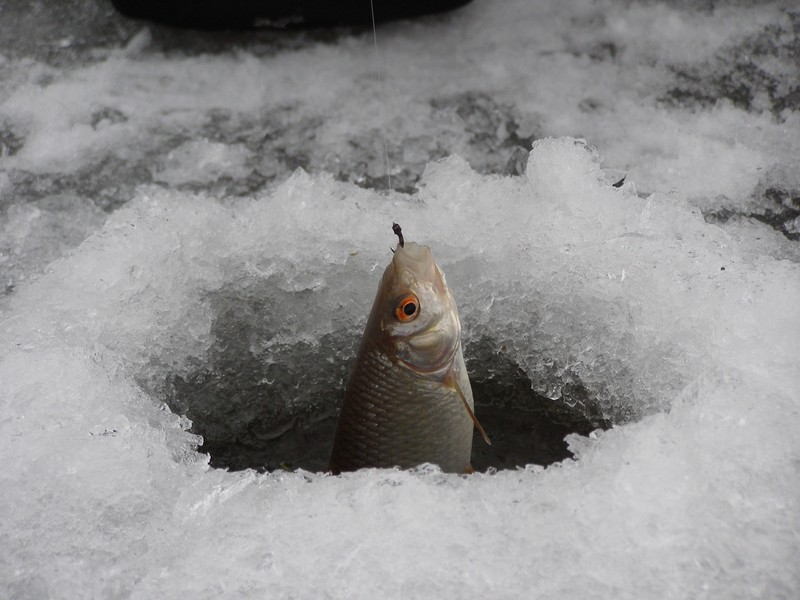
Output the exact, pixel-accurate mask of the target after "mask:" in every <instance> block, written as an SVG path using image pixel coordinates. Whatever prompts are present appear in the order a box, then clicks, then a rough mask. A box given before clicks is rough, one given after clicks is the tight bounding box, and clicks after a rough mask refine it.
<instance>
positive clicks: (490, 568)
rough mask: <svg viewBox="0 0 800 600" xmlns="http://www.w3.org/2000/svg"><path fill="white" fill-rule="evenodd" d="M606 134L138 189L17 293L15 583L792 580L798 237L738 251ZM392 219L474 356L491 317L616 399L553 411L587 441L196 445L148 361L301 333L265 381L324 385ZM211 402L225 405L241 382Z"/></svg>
mask: <svg viewBox="0 0 800 600" xmlns="http://www.w3.org/2000/svg"><path fill="white" fill-rule="evenodd" d="M599 161H600V157H599V154H598V152H597V151H596V150H594V149H593V148H591V147H589V146H587V144H586V143H585V142H583V141H579V140H574V139H569V138H564V139H545V140H540V141H538V142H537V143H536V144H535V145H534V149H533V151H532V153H531V156H530V162H529V164H528V167H527V175H526V177H499V176H492V177H487V176H483V175H480V174H478V173H476V172H475V171H473V170H472V169H471V168H470V167H469V166H468V165H467V164H466V163H465V162H464V161H463V160H462V159H457V158H451V159H448V160H445V161H443V162H440V163H435V164H432V165H431V166H430V167H429V168H428V170H427V171H426V174H425V176H424V178H423V181H422V185H421V192H420V194H419V196H418V197H415V198H406V197H404V196H402V195H399V194H391V195H381V194H377V193H375V192H373V191H369V190H364V189H361V188H358V187H355V186H353V185H352V184H348V183H339V182H335V181H334V180H332V179H331V178H330V177H325V176H319V177H311V176H309V175H307V174H305V173H304V172H302V171H298V172H297V173H295V174H294V175H293V176H292V177H291V178H290V179H288V180H287V181H286V182H284V183H283V184H281V185H280V186H278V187H277V188H276V190H275V191H274V193H271V194H264V195H261V196H259V197H258V198H254V199H243V200H238V201H234V202H232V203H228V204H221V203H219V202H218V201H216V200H214V199H211V198H208V197H204V196H192V195H189V194H186V193H179V192H171V191H167V190H164V189H161V188H156V187H152V188H148V189H145V190H143V191H142V192H141V193H140V194H139V195H138V196H137V197H136V198H135V199H134V200H132V201H131V202H130V203H129V204H128V205H127V206H125V207H124V208H122V209H119V210H118V211H116V212H115V213H113V214H112V215H111V217H110V218H109V219H108V222H107V223H106V224H105V226H104V227H103V229H102V230H101V231H99V232H98V233H97V234H95V235H92V236H90V237H89V238H88V239H87V240H86V241H85V242H84V243H83V244H82V245H81V246H80V247H79V248H78V249H77V250H76V251H75V252H74V253H72V254H71V255H70V256H69V257H67V258H65V259H63V260H62V261H61V262H60V263H58V264H57V265H53V266H51V269H50V272H49V273H48V274H46V275H44V276H42V277H41V278H39V279H38V280H37V281H35V282H34V283H32V284H30V285H28V286H25V287H22V288H20V289H19V290H18V291H17V292H15V294H14V295H12V296H11V297H10V298H9V299H8V303H7V307H6V311H5V314H6V317H5V319H4V321H3V332H2V342H3V346H2V347H3V362H2V367H1V369H2V370H0V373H1V374H2V375H0V377H2V382H3V385H2V389H3V414H4V415H6V416H7V417H6V419H5V420H4V422H3V435H2V439H3V440H4V442H3V446H4V448H3V455H4V456H5V457H7V460H8V462H7V465H6V468H5V469H4V472H3V479H4V482H3V488H4V489H5V490H7V491H6V492H5V493H4V495H3V504H4V506H3V513H4V514H5V515H7V518H6V519H4V526H3V527H4V538H5V547H6V550H5V554H6V557H7V558H6V561H7V562H6V565H7V566H6V567H4V569H5V573H4V576H3V581H4V582H6V583H5V585H6V591H7V593H8V594H11V595H15V594H16V595H19V596H23V597H24V596H31V595H37V594H51V595H54V596H71V595H74V594H76V593H87V592H91V593H94V594H96V595H101V596H114V595H121V596H125V595H132V596H134V597H151V596H153V595H161V596H166V597H177V596H179V595H182V594H187V593H189V594H192V593H194V594H198V595H201V596H202V595H242V596H248V597H250V596H257V595H266V594H274V595H276V596H287V595H299V596H308V595H314V594H318V593H320V592H323V593H324V594H326V595H328V596H330V597H342V598H344V597H353V596H360V597H371V596H375V595H389V596H396V595H400V594H401V593H402V595H404V596H405V595H408V594H409V593H411V594H412V595H422V596H429V597H433V596H439V595H448V594H450V593H452V592H454V591H458V592H459V593H460V594H464V595H471V594H474V593H479V592H480V591H481V590H484V591H486V590H492V591H493V592H495V593H497V594H498V595H499V596H501V597H503V596H512V595H516V594H518V593H520V592H521V591H522V590H525V591H526V593H527V592H530V593H537V594H545V593H550V594H556V595H559V596H563V595H583V596H588V597H592V596H597V597H609V596H613V595H618V594H622V595H626V594H630V595H631V596H654V595H666V596H671V597H682V596H690V595H694V594H703V593H705V594H707V595H709V596H731V595H733V596H736V595H742V596H749V595H757V594H760V593H768V594H770V595H777V596H780V595H789V593H790V591H791V590H792V589H794V586H796V585H797V579H796V578H797V573H796V571H795V570H794V569H793V566H792V565H793V564H794V558H793V557H794V556H796V551H797V550H798V530H797V524H798V523H797V509H798V507H797V500H796V498H797V497H798V496H797V492H798V489H797V487H798V482H797V480H796V466H797V465H796V460H797V456H798V450H799V448H798V443H797V436H796V435H794V429H795V428H796V426H797V424H798V423H797V422H798V415H797V397H796V390H797V384H798V372H797V369H796V363H795V359H796V358H795V357H796V356H797V352H798V350H799V348H798V340H800V336H798V331H797V328H798V325H797V324H798V323H800V315H798V311H799V310H800V302H798V299H800V277H798V270H797V264H796V263H791V262H788V261H781V260H775V259H772V258H767V257H765V256H759V257H757V258H748V256H747V255H743V254H741V253H740V252H739V251H738V247H737V244H736V242H735V240H734V239H733V238H732V237H730V236H728V235H727V234H725V233H724V232H723V231H722V230H720V229H719V228H717V227H716V226H714V225H709V224H707V223H705V222H704V220H703V219H702V218H701V216H700V215H699V214H698V212H697V210H696V209H693V208H691V207H690V206H689V205H688V204H687V203H686V201H685V200H684V199H682V198H680V197H677V196H669V195H653V196H650V197H647V198H639V197H638V196H637V195H636V194H635V192H634V191H633V185H632V184H631V183H628V184H625V185H623V186H622V187H621V188H619V189H618V188H614V187H612V186H611V185H609V183H608V182H607V181H606V177H605V175H604V173H603V172H602V171H601V170H600V164H599ZM365 207H368V208H365ZM320 215H325V218H324V219H322V218H319V217H320ZM481 215H483V217H482V218H480V216H481ZM393 218H394V219H395V220H398V221H400V222H402V223H403V226H404V229H405V231H406V232H407V235H408V237H409V238H410V237H414V238H415V239H417V240H419V241H421V242H425V243H429V244H431V245H432V246H433V247H434V248H435V251H436V254H437V256H438V257H439V259H440V262H441V264H442V266H443V268H444V270H445V272H446V273H447V275H448V282H449V284H450V285H451V287H452V288H453V289H454V291H455V292H456V293H457V294H458V300H459V303H460V306H461V311H462V318H463V320H464V322H465V338H466V344H467V354H468V355H470V354H471V350H470V348H471V345H473V344H476V343H477V341H478V339H484V341H483V342H482V343H483V344H486V343H487V342H486V341H485V338H486V336H488V339H490V340H491V343H493V344H494V345H495V346H494V348H495V351H498V352H499V351H500V350H499V348H500V346H501V345H502V346H503V347H504V350H503V352H506V353H507V354H508V355H509V356H510V358H511V359H512V360H514V361H516V362H517V363H518V364H519V365H521V366H522V367H523V368H524V369H525V371H526V372H527V373H528V375H529V376H530V377H531V380H532V381H533V382H534V385H535V386H547V385H554V384H556V386H557V387H558V388H559V394H556V396H559V395H563V394H564V393H565V391H564V390H565V389H568V388H569V386H570V385H575V384H578V383H579V384H580V385H581V386H583V388H585V390H587V391H588V392H587V393H588V395H589V397H590V398H591V399H592V400H591V402H594V403H596V405H597V406H599V409H600V410H602V411H603V412H604V413H605V414H607V415H608V416H609V417H610V418H612V420H614V421H615V422H617V423H619V424H620V425H619V426H618V427H615V428H614V429H612V430H611V431H608V432H606V433H603V434H599V435H598V434H595V435H594V436H592V437H591V438H582V437H579V436H574V437H572V438H570V443H571V445H572V449H573V451H574V452H575V453H576V457H577V462H569V461H568V462H566V463H563V464H560V465H557V466H554V467H551V468H548V469H547V470H542V469H541V468H529V469H527V470H522V471H514V470H512V471H501V472H498V473H496V474H494V475H477V476H474V477H469V478H461V477H457V476H448V475H442V474H438V473H437V472H436V471H435V470H433V471H430V470H422V471H420V472H417V473H414V472H412V473H402V472H395V471H388V472H380V471H366V472H360V473H356V474H350V475H346V476H343V477H339V478H334V477H330V476H324V475H318V474H310V473H306V472H302V471H301V472H297V473H280V472H278V473H274V474H262V475H257V474H254V473H253V472H252V471H244V472H225V471H220V470H214V469H210V470H209V468H208V466H207V464H206V462H207V459H206V458H205V457H204V456H203V455H200V454H197V453H196V452H194V448H195V447H196V444H197V443H198V440H197V439H196V437H195V436H193V435H191V434H190V433H188V432H187V431H186V427H187V425H188V424H187V423H186V422H184V421H182V420H181V419H179V418H178V416H176V415H175V414H173V413H172V412H171V411H169V410H166V409H165V408H162V409H159V406H162V404H161V403H162V402H163V398H164V396H163V394H164V386H165V384H166V381H168V380H169V378H170V377H174V376H175V375H176V374H177V375H181V374H183V375H185V374H187V373H188V372H190V371H191V370H192V369H193V368H196V365H197V364H208V363H209V361H211V359H212V356H213V354H214V353H215V352H220V351H221V348H219V344H220V343H221V341H226V342H227V341H230V340H236V341H237V342H238V343H240V344H241V345H242V350H241V354H240V358H241V359H242V362H243V364H244V365H245V367H246V366H247V365H248V361H251V360H253V358H252V357H248V355H247V353H248V352H249V353H252V355H253V356H256V357H257V358H258V360H259V361H264V362H267V363H269V362H280V361H281V355H282V354H283V353H285V352H287V349H290V348H298V347H299V348H303V347H304V344H307V345H308V346H310V347H311V348H314V347H315V346H316V347H317V348H316V349H315V350H312V351H310V352H309V353H308V355H307V357H303V356H302V354H300V353H297V352H295V353H293V354H292V360H293V361H297V362H299V363H300V364H299V366H297V368H298V369H300V370H301V371H302V372H303V383H302V385H300V386H299V388H300V389H294V390H293V389H291V388H290V387H289V388H288V389H287V386H286V383H287V381H286V378H287V375H286V374H284V380H283V381H281V380H280V379H278V380H277V381H274V382H273V383H272V386H274V388H273V389H274V391H273V393H271V394H269V395H268V396H267V397H265V398H263V399H262V402H266V403H268V404H271V405H280V406H287V407H289V408H290V409H292V410H297V406H296V405H297V404H298V403H300V404H303V403H305V404H311V403H315V402H316V403H324V404H326V405H327V406H328V409H330V410H332V409H333V407H334V406H335V404H336V403H337V397H336V395H335V394H331V393H327V394H326V393H325V392H324V391H323V390H324V389H325V388H326V387H327V388H328V389H337V387H339V386H340V385H341V384H340V381H337V378H339V377H341V375H342V368H341V367H342V364H345V363H346V362H347V359H348V357H351V356H352V353H353V347H354V344H355V343H356V341H357V339H358V336H359V335H360V331H361V328H362V327H363V324H364V320H365V317H366V315H367V312H368V308H369V304H370V303H371V300H372V293H373V292H374V289H373V288H374V286H375V281H376V278H377V277H378V274H379V272H380V267H381V266H382V265H383V264H384V263H385V262H386V261H388V260H389V250H388V245H387V244H388V241H389V238H390V237H391V231H390V229H389V227H388V226H387V224H390V223H391V221H392V219H393ZM356 220H358V221H359V222H360V223H361V224H362V227H361V229H360V231H361V232H362V234H361V235H359V236H352V235H349V234H348V231H349V226H350V224H351V223H353V222H355V221H356ZM722 267H725V270H721V269H722ZM623 271H624V273H625V276H624V278H623ZM256 301H258V302H260V303H261V304H262V305H263V306H265V307H267V308H266V309H262V310H255V311H250V312H249V313H248V312H247V311H240V312H239V313H238V314H237V315H236V316H235V317H234V318H228V319H227V325H228V326H234V327H236V328H237V331H238V332H242V333H248V329H249V330H250V331H249V333H250V337H249V338H247V339H236V338H235V336H233V335H231V334H230V333H229V332H228V333H226V332H225V331H222V330H221V328H222V327H223V326H225V323H226V316H225V315H226V311H230V310H237V309H236V306H237V303H238V304H239V305H247V304H248V302H250V303H252V302H256ZM253 333H257V334H258V335H252V334H253ZM332 344H337V345H335V346H334V345H332ZM320 355H325V356H330V357H332V359H333V362H334V363H336V364H330V363H325V362H323V363H322V364H320V362H319V356H320ZM476 363H477V361H475V360H473V361H471V362H470V369H471V371H473V372H474V374H475V376H476V377H478V378H481V377H486V376H487V374H486V373H482V372H481V369H482V367H481V365H480V364H476ZM277 377H278V378H280V374H278V376H277ZM288 377H291V374H289V376H288ZM246 383H247V382H243V383H242V385H243V386H244V385H246ZM268 389H269V386H268ZM188 401H189V402H191V398H190V399H188ZM216 403H217V404H216V406H212V407H204V409H205V410H211V411H216V414H217V418H218V419H219V420H220V421H222V422H226V421H227V422H228V423H229V425H230V426H232V427H235V426H236V421H235V418H231V417H230V416H226V415H228V413H229V412H231V411H233V412H237V411H242V412H244V413H246V411H247V410H248V409H250V410H252V408H253V407H252V406H251V407H248V406H240V405H238V404H236V403H237V398H236V397H230V398H218V399H217V400H216ZM189 408H190V409H192V408H196V407H191V406H190V407H189ZM237 418H238V419H245V420H246V418H247V417H246V415H239V416H238V417H237ZM631 421H635V422H632V423H631ZM625 423H628V424H625ZM466 564H469V569H464V568H463V567H464V565H466ZM81 565H84V566H81ZM85 565H93V568H91V569H86V568H85ZM409 582H415V583H409ZM400 590H402V592H400Z"/></svg>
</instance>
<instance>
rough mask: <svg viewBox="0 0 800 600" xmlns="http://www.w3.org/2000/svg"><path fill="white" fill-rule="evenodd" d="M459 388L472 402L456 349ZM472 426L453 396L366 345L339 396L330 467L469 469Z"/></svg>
mask: <svg viewBox="0 0 800 600" xmlns="http://www.w3.org/2000/svg"><path fill="white" fill-rule="evenodd" d="M454 371H455V372H456V374H457V376H458V379H459V382H460V386H461V389H462V391H463V393H464V394H465V395H466V397H467V400H468V401H469V403H470V404H472V391H471V389H470V387H469V379H467V377H466V369H465V367H464V359H463V356H462V354H461V348H460V347H459V348H458V349H457V351H456V354H455V358H454ZM472 431H473V423H472V420H471V419H470V417H469V414H468V413H467V411H466V410H465V409H464V404H463V402H462V401H461V399H460V398H459V396H458V394H457V393H456V392H455V391H454V390H453V389H451V388H449V387H446V386H445V385H443V384H442V382H441V381H438V380H433V379H428V378H426V377H425V376H424V375H423V374H419V373H416V372H414V371H412V370H410V369H408V368H406V367H404V366H402V365H398V364H394V363H392V362H391V361H390V360H389V358H388V357H387V355H386V354H385V353H382V352H381V351H380V349H379V348H378V347H376V346H374V345H368V346H366V347H364V348H363V349H362V351H361V352H360V353H359V357H358V359H357V362H356V366H355V369H354V370H353V374H352V376H351V377H350V381H349V383H348V386H347V391H346V393H345V400H344V404H343V406H342V414H341V417H340V418H339V427H338V429H337V432H336V441H335V443H334V449H333V455H332V457H331V469H332V470H333V471H334V472H339V471H350V470H355V469H360V468H365V467H394V466H399V467H401V468H411V467H415V466H417V465H419V464H421V463H424V462H430V463H435V464H438V465H439V466H440V467H441V468H442V470H443V471H447V472H454V473H464V472H466V471H467V470H468V469H469V462H470V453H471V449H472Z"/></svg>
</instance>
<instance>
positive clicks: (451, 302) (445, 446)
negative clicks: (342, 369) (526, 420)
mask: <svg viewBox="0 0 800 600" xmlns="http://www.w3.org/2000/svg"><path fill="white" fill-rule="evenodd" d="M393 229H394V231H395V233H396V234H397V236H398V238H399V243H398V244H397V247H396V248H395V249H394V250H393V252H394V255H393V257H392V261H391V262H390V263H389V265H388V266H387V267H386V270H385V271H384V273H383V277H382V278H381V281H380V284H379V286H378V291H377V293H376V295H375V300H374V302H373V305H372V310H371V311H370V314H369V318H368V320H367V325H366V327H365V329H364V334H363V337H362V339H361V345H360V347H359V350H358V354H357V356H356V361H355V365H354V367H353V370H352V372H351V375H350V379H349V381H348V383H347V386H346V389H345V396H344V402H343V404H342V411H341V415H340V417H339V421H338V424H337V429H336V435H335V438H334V444H333V451H332V453H331V460H330V470H331V472H332V473H334V474H338V473H342V472H344V471H355V470H358V469H362V468H391V467H400V468H401V469H409V468H413V467H416V466H418V465H420V464H422V463H432V464H436V465H438V466H439V467H440V468H441V469H442V471H444V472H448V473H470V472H472V467H471V465H470V458H471V452H472V436H473V430H474V429H475V428H477V429H478V430H479V431H480V432H481V435H482V436H483V438H484V440H485V441H486V442H487V443H491V442H490V441H489V438H488V436H487V435H486V432H485V431H484V430H483V427H481V425H480V423H479V422H478V420H477V418H476V417H475V413H474V400H473V397H472V388H471V386H470V382H469V376H468V374H467V369H466V367H465V365H464V356H463V352H462V349H461V322H460V321H459V317H458V309H457V307H456V302H455V299H454V298H453V295H452V294H451V292H450V289H449V288H448V287H447V283H446V281H445V277H444V273H442V270H441V269H440V268H439V265H438V264H436V261H435V260H434V258H433V254H432V252H431V249H430V248H429V247H428V246H424V245H420V244H416V243H414V242H408V243H406V242H405V241H404V239H403V235H402V230H401V229H400V227H399V226H398V225H397V224H394V225H393Z"/></svg>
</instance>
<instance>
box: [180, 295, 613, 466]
mask: <svg viewBox="0 0 800 600" xmlns="http://www.w3.org/2000/svg"><path fill="white" fill-rule="evenodd" d="M268 295H269V296H271V298H270V300H266V299H264V298H260V299H255V298H254V297H248V298H241V297H240V298H230V297H228V298H225V299H222V300H221V303H222V305H223V308H221V309H218V311H217V316H216V319H215V322H214V325H213V326H212V336H213V338H212V339H213V340H214V341H213V343H212V346H211V348H210V350H209V353H208V355H207V358H206V359H204V360H203V361H202V364H199V363H198V364H195V365H194V366H193V367H192V368H191V369H190V370H188V371H187V372H182V373H181V374H177V373H176V374H173V375H171V376H169V377H168V379H167V382H166V383H167V385H166V401H167V404H168V405H169V406H170V408H171V409H172V410H173V411H174V412H176V413H178V414H185V415H186V416H187V417H188V418H189V419H191V420H192V423H193V425H192V429H191V431H192V432H193V433H196V434H199V435H201V436H203V439H204V443H203V445H202V446H201V447H200V448H199V450H200V451H201V452H205V453H208V454H209V455H210V457H211V465H212V466H214V467H218V468H227V469H231V470H239V469H246V468H253V469H256V470H276V469H282V468H283V469H296V468H302V469H305V470H309V471H324V470H326V469H327V466H328V460H329V457H330V451H331V447H332V444H333V438H334V433H335V429H336V423H337V418H338V411H339V407H340V405H341V400H342V398H343V394H344V387H345V384H346V381H347V377H348V374H349V371H350V368H351V366H352V359H353V356H354V354H355V351H356V348H357V346H358V343H359V339H358V336H357V335H356V334H354V333H353V332H352V328H349V329H341V330H334V331H332V332H330V333H326V334H324V335H321V336H319V337H316V338H314V339H313V341H298V337H297V336H296V335H295V334H294V333H288V334H287V332H291V330H292V328H293V327H294V326H295V325H296V323H294V322H293V320H292V319H291V318H287V315H286V314H285V313H284V312H282V311H278V310H275V308H276V304H277V305H278V306H292V307H293V310H292V313H293V314H296V315H298V316H297V319H298V322H299V321H300V320H302V319H303V315H305V314H308V313H309V311H311V310H313V307H314V306H316V304H317V303H318V302H319V301H320V299H319V298H316V297H315V296H316V295H317V294H315V293H314V292H311V291H307V292H306V291H304V292H276V291H275V290H271V291H270V292H269V294H268ZM281 295H284V296H285V297H283V298H279V296H281ZM265 297H266V296H265ZM282 340H285V341H282ZM496 347H497V345H496V344H495V343H494V341H493V340H488V339H481V340H477V341H475V342H473V343H471V344H470V345H468V346H467V347H466V349H465V353H466V359H467V362H468V369H469V370H470V374H471V379H472V386H473V392H474V396H475V402H476V412H477V415H478V418H479V419H480V420H481V422H482V424H483V426H484V428H485V429H486V430H487V432H489V435H490V437H491V438H492V446H487V445H486V444H484V443H483V441H482V440H481V438H480V436H479V435H476V436H474V443H473V457H472V460H473V466H474V467H475V469H476V470H479V471H484V470H486V469H489V468H495V469H506V468H515V467H516V466H523V465H525V464H531V463H533V464H540V465H548V464H552V463H554V462H558V461H561V460H564V459H565V458H569V457H571V454H570V453H569V451H568V450H567V446H566V443H565V442H564V437H565V436H566V435H568V434H570V433H579V434H581V435H587V434H588V433H590V432H591V431H592V430H594V429H596V428H599V427H600V428H607V427H608V426H609V423H608V422H607V421H605V420H603V419H602V417H601V416H600V415H599V413H598V414H593V413H592V406H593V404H592V402H591V401H590V400H589V398H588V397H587V398H586V402H580V401H578V402H577V403H574V406H572V407H570V406H568V405H567V404H565V403H563V402H562V401H554V400H550V399H547V398H544V397H542V396H538V395H537V394H535V393H534V392H533V391H532V390H531V383H530V380H529V379H528V378H527V376H526V375H525V373H524V371H523V370H522V369H521V368H520V367H519V366H518V365H517V364H516V362H515V361H514V360H513V358H512V357H510V356H508V355H507V354H503V353H498V352H497V351H496ZM578 395H579V394H578ZM571 397H572V398H575V397H576V392H575V391H573V393H572V394H571Z"/></svg>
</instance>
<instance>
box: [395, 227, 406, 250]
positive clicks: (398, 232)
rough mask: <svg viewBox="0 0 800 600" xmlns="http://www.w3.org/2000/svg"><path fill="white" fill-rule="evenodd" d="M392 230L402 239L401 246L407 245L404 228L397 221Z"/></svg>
mask: <svg viewBox="0 0 800 600" xmlns="http://www.w3.org/2000/svg"><path fill="white" fill-rule="evenodd" d="M392 231H394V234H395V235H396V236H397V237H398V239H399V240H400V247H401V248H403V247H404V246H405V242H404V241H403V229H402V228H401V227H400V225H398V224H397V223H392Z"/></svg>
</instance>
